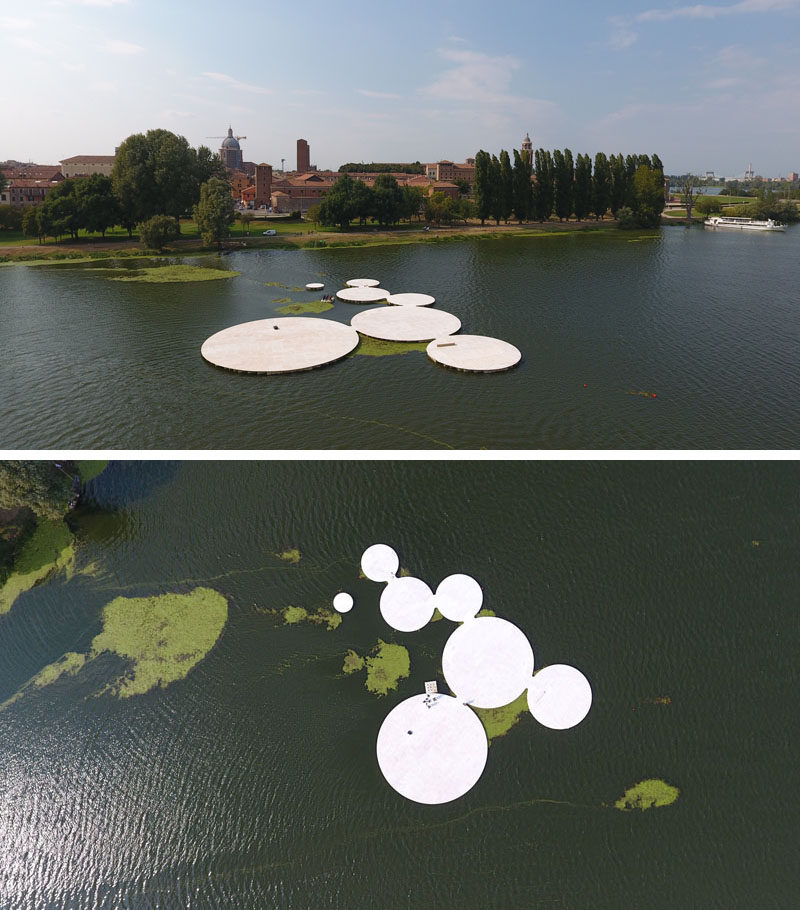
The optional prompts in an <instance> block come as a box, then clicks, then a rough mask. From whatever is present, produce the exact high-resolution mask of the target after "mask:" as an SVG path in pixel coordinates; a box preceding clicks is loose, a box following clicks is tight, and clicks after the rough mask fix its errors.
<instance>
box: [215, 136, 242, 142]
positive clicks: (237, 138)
mask: <svg viewBox="0 0 800 910" xmlns="http://www.w3.org/2000/svg"><path fill="white" fill-rule="evenodd" d="M228 138H229V137H228V136H206V139H228ZM231 138H233V139H235V140H236V141H237V142H241V141H242V139H247V136H233V137H231Z"/></svg>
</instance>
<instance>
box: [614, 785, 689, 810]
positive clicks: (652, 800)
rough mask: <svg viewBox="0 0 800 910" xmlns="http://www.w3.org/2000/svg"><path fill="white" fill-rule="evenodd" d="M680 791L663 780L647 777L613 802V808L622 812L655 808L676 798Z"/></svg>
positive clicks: (670, 802) (669, 803)
mask: <svg viewBox="0 0 800 910" xmlns="http://www.w3.org/2000/svg"><path fill="white" fill-rule="evenodd" d="M680 792H681V791H680V790H679V789H678V788H677V787H673V786H672V785H671V784H668V783H667V782H666V781H664V780H658V779H657V778H652V777H651V778H648V779H647V780H642V781H639V783H638V784H634V785H633V786H632V787H630V788H629V789H628V790H626V791H625V793H624V794H623V795H622V796H621V797H620V798H619V799H618V800H617V801H616V802H615V803H614V808H615V809H621V810H622V811H623V812H625V811H631V810H633V809H640V810H642V811H645V810H646V809H657V808H659V807H660V806H669V805H671V804H672V803H674V802H675V800H676V799H677V798H678V794H679V793H680Z"/></svg>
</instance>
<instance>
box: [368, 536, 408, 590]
mask: <svg viewBox="0 0 800 910" xmlns="http://www.w3.org/2000/svg"><path fill="white" fill-rule="evenodd" d="M399 568H400V557H399V556H398V555H397V553H395V551H394V550H393V549H392V548H391V547H390V546H388V545H387V544H385V543H376V544H373V545H372V546H371V547H367V549H366V550H364V552H363V553H362V555H361V571H362V572H363V573H364V574H365V575H366V576H367V578H368V579H369V580H370V581H390V580H391V579H392V578H394V576H395V575H396V574H397V570H398V569H399Z"/></svg>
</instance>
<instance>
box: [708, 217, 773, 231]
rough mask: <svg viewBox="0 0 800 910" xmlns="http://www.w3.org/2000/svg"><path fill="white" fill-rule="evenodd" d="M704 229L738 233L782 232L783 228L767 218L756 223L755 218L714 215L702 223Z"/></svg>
mask: <svg viewBox="0 0 800 910" xmlns="http://www.w3.org/2000/svg"><path fill="white" fill-rule="evenodd" d="M703 224H704V225H705V226H706V227H712V228H732V229H733V230H739V231H783V230H785V228H784V226H783V225H782V224H781V223H780V222H778V221H774V220H773V219H772V218H769V219H768V220H767V221H756V219H755V218H734V217H733V216H732V215H714V216H713V217H711V218H706V220H705V221H704V222H703Z"/></svg>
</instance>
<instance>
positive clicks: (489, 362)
mask: <svg viewBox="0 0 800 910" xmlns="http://www.w3.org/2000/svg"><path fill="white" fill-rule="evenodd" d="M427 352H428V357H430V358H431V360H433V361H434V362H435V363H440V364H442V366H446V367H452V368H453V369H456V370H465V371H467V372H470V373H499V372H501V371H503V370H510V369H511V368H512V367H515V366H516V365H517V364H518V363H519V362H520V360H521V359H522V352H521V351H520V350H519V348H515V347H514V345H513V344H509V343H508V342H507V341H501V340H500V339H499V338H488V337H486V336H485V335H458V336H457V337H453V338H435V339H434V340H433V341H432V342H431V343H430V344H429V345H428V348H427Z"/></svg>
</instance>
